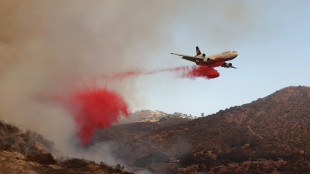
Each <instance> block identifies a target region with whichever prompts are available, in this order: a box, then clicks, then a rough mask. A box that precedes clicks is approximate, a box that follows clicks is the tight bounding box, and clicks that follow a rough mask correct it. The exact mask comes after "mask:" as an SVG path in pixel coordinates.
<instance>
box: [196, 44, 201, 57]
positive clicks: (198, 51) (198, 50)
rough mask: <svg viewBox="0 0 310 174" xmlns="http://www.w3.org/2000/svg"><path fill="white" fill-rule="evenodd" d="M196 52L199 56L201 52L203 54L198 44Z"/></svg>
mask: <svg viewBox="0 0 310 174" xmlns="http://www.w3.org/2000/svg"><path fill="white" fill-rule="evenodd" d="M196 53H197V55H196V56H198V55H200V54H201V52H200V49H199V47H198V46H196Z"/></svg>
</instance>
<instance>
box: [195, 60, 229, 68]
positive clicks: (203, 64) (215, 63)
mask: <svg viewBox="0 0 310 174" xmlns="http://www.w3.org/2000/svg"><path fill="white" fill-rule="evenodd" d="M224 63H225V62H224V61H221V62H200V63H197V65H200V66H209V67H218V66H221V65H223V64H224Z"/></svg>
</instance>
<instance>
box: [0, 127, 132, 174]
mask: <svg viewBox="0 0 310 174" xmlns="http://www.w3.org/2000/svg"><path fill="white" fill-rule="evenodd" d="M52 148H53V143H52V142H50V141H48V140H45V139H44V138H43V137H42V136H41V135H38V134H36V133H34V132H31V131H26V132H23V131H21V130H19V129H18V128H17V127H15V126H13V125H10V124H6V123H4V122H2V121H0V173H4V174H17V173H25V174H28V173H33V174H35V173H38V174H39V173H63V174H77V173H81V174H82V173H97V174H107V173H115V174H116V173H120V174H126V173H127V174H129V172H126V171H124V169H123V167H122V166H120V165H117V166H116V167H110V166H107V165H106V164H104V163H100V164H96V163H95V162H93V161H87V160H85V159H76V158H67V159H65V160H59V159H57V158H56V156H55V155H53V154H52V152H51V151H50V149H52Z"/></svg>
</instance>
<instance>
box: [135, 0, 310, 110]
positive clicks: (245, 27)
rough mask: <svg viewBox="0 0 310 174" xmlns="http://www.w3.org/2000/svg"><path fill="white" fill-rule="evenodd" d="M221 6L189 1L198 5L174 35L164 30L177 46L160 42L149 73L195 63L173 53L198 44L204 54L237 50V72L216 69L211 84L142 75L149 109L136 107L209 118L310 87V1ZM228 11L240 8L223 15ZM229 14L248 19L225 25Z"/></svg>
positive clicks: (173, 29)
mask: <svg viewBox="0 0 310 174" xmlns="http://www.w3.org/2000/svg"><path fill="white" fill-rule="evenodd" d="M223 2H224V3H223V4H225V5H224V7H223V9H221V8H222V7H221V6H219V5H215V6H214V8H213V7H211V9H212V10H211V11H212V12H207V10H210V8H209V7H206V11H204V8H205V5H206V4H205V3H204V4H200V3H194V2H191V3H194V4H195V6H194V7H191V8H189V9H188V10H186V11H184V12H182V13H181V15H179V16H178V17H177V18H176V20H175V21H174V22H173V25H172V27H171V29H170V31H162V32H168V33H169V34H171V36H172V38H173V44H171V43H168V44H166V43H162V47H161V48H159V49H157V50H156V52H155V51H153V52H152V53H153V54H152V55H150V57H148V59H150V61H149V67H146V69H148V68H149V69H156V68H162V67H176V66H183V65H192V64H193V63H192V62H189V61H186V60H183V59H180V58H179V57H177V56H173V55H170V52H175V53H180V54H186V55H194V54H195V46H196V45H198V46H199V47H200V49H201V51H202V52H203V53H206V55H209V54H214V53H217V52H222V51H227V50H236V51H238V53H239V56H238V57H237V58H236V59H234V60H232V61H231V63H232V64H233V65H234V66H236V67H238V69H224V68H221V67H218V68H216V69H217V70H218V72H219V73H220V77H218V78H217V79H211V80H206V79H203V78H197V79H195V80H189V79H178V78H175V76H174V75H173V74H170V73H164V74H160V75H154V76H147V77H140V78H141V80H140V82H139V88H141V96H144V98H145V106H141V108H139V107H137V108H134V109H137V110H138V109H151V110H160V111H164V112H168V113H173V112H182V113H186V114H192V115H196V116H200V114H201V113H202V112H203V113H205V115H208V114H212V113H215V112H217V111H219V110H221V109H226V108H229V107H232V106H237V105H242V104H245V103H249V102H251V101H253V100H256V99H258V98H262V97H265V96H267V95H269V94H271V93H273V92H275V91H276V90H279V89H281V88H284V87H286V86H291V85H294V86H297V85H305V86H309V85H310V81H309V77H310V68H309V65H310V61H309V55H310V49H309V46H310V43H309V40H310V35H309V31H310V22H309V16H310V12H309V9H310V2H309V1H280V0H277V1H275V0H274V1H259V2H254V1H237V0H236V1H223ZM225 2H227V3H225ZM226 4H227V6H229V7H226ZM235 4H237V5H240V4H242V5H243V7H242V8H246V10H244V11H243V13H245V14H237V15H236V14H234V13H238V12H239V10H238V8H239V7H236V6H234V5H235ZM210 5H211V6H212V3H210ZM227 8H232V9H234V8H237V9H236V10H231V11H228V12H224V10H227ZM230 13H232V14H230ZM223 15H226V16H223ZM227 15H228V16H229V17H231V18H233V17H234V16H235V17H240V16H239V15H243V17H242V18H241V19H240V20H248V21H239V22H238V19H237V20H236V19H232V20H236V21H237V22H227V20H229V19H227ZM244 15H246V16H244ZM159 27H160V26H159ZM217 31H218V33H217ZM150 42H151V41H150Z"/></svg>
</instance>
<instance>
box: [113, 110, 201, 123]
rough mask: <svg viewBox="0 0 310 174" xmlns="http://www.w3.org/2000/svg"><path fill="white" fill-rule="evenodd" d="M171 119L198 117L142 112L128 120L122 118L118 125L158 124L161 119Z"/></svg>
mask: <svg viewBox="0 0 310 174" xmlns="http://www.w3.org/2000/svg"><path fill="white" fill-rule="evenodd" d="M171 117H180V118H188V119H195V118H196V117H193V116H188V115H186V114H182V113H178V112H175V113H173V114H167V113H165V112H162V111H157V110H141V111H136V112H134V113H132V114H131V115H130V116H129V117H128V118H124V117H122V118H121V119H120V120H119V122H118V124H129V123H138V122H156V121H159V120H160V119H167V118H171Z"/></svg>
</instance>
